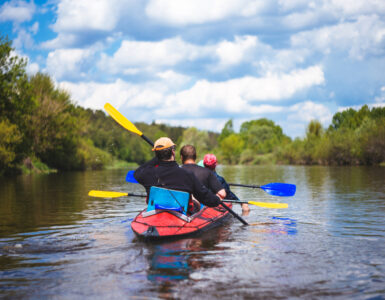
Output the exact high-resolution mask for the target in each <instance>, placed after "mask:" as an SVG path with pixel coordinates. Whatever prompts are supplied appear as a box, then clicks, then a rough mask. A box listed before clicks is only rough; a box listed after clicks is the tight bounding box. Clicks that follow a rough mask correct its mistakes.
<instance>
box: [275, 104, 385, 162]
mask: <svg viewBox="0 0 385 300" xmlns="http://www.w3.org/2000/svg"><path fill="white" fill-rule="evenodd" d="M279 159H280V160H282V161H285V162H288V163H291V164H328V165H373V164H381V163H382V162H384V161H385V108H383V107H382V108H379V107H378V108H372V109H369V108H368V106H367V105H364V106H363V107H361V108H360V109H359V110H358V111H356V110H354V109H348V110H345V111H342V112H338V113H336V114H335V115H334V116H333V120H332V124H331V125H330V126H329V128H328V130H327V131H326V132H325V131H324V130H323V129H322V126H321V124H320V123H319V122H318V121H311V122H310V123H309V125H308V128H307V131H306V138H305V139H303V140H299V139H298V140H296V141H294V142H293V143H291V144H290V145H288V146H287V147H284V148H282V149H280V151H279Z"/></svg>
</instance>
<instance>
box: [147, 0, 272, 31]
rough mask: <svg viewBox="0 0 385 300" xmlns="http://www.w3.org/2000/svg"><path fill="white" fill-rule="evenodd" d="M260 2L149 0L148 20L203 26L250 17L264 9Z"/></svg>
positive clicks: (243, 0)
mask: <svg viewBox="0 0 385 300" xmlns="http://www.w3.org/2000/svg"><path fill="white" fill-rule="evenodd" d="M265 6H266V4H265V1H262V0H238V1H233V0H211V1H205V0H184V1H174V0H150V1H149V3H148V4H147V7H146V13H147V15H148V16H149V17H150V18H153V19H156V20H158V21H160V22H163V23H166V24H171V25H187V24H203V23H207V22H213V21H218V20H222V19H225V18H228V17H237V16H239V17H250V16H253V15H255V14H257V13H258V12H260V11H262V10H263V9H264V8H265Z"/></svg>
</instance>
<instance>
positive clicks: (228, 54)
mask: <svg viewBox="0 0 385 300" xmlns="http://www.w3.org/2000/svg"><path fill="white" fill-rule="evenodd" d="M258 45H259V41H258V38H257V37H256V36H236V37H235V40H234V42H229V41H222V42H220V43H219V44H218V45H216V46H215V48H216V51H215V52H216V54H217V56H218V57H219V60H220V64H222V65H225V66H229V65H236V64H239V63H241V62H243V61H244V60H245V58H246V57H248V56H251V55H252V54H253V53H255V50H256V47H257V46H258Z"/></svg>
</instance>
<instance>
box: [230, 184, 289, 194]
mask: <svg viewBox="0 0 385 300" xmlns="http://www.w3.org/2000/svg"><path fill="white" fill-rule="evenodd" d="M229 185H232V186H241V187H248V188H254V189H262V190H264V191H265V192H266V193H268V194H270V195H272V196H280V197H290V196H294V194H295V191H296V186H295V184H290V183H279V182H273V183H269V184H265V185H247V184H239V183H229Z"/></svg>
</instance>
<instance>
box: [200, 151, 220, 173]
mask: <svg viewBox="0 0 385 300" xmlns="http://www.w3.org/2000/svg"><path fill="white" fill-rule="evenodd" d="M203 164H204V166H205V167H206V168H208V169H211V170H215V168H216V166H217V157H216V156H215V155H214V154H206V155H205V157H204V158H203Z"/></svg>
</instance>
